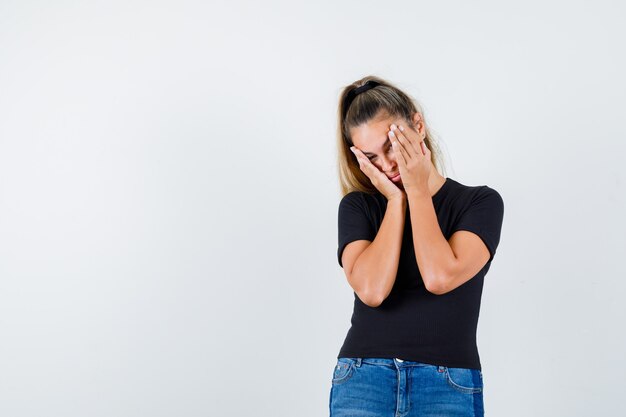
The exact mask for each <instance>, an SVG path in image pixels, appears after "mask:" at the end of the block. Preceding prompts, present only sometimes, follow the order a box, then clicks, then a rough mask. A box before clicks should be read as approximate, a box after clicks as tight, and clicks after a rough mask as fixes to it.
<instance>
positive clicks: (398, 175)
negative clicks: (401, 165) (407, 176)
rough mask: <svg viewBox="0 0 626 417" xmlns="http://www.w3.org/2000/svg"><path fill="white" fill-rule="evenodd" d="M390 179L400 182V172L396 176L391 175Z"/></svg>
mask: <svg viewBox="0 0 626 417" xmlns="http://www.w3.org/2000/svg"><path fill="white" fill-rule="evenodd" d="M389 179H390V180H391V181H393V182H398V181H400V173H398V174H397V175H395V176H393V177H391V178H389Z"/></svg>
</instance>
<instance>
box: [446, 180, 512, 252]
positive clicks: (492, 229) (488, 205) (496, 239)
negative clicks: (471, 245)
mask: <svg viewBox="0 0 626 417" xmlns="http://www.w3.org/2000/svg"><path fill="white" fill-rule="evenodd" d="M503 217H504V201H503V200H502V197H501V196H500V194H499V193H498V192H497V191H496V190H494V189H493V188H489V187H487V186H482V187H481V188H480V189H479V191H478V192H477V193H476V194H475V195H474V196H473V197H472V198H471V201H470V203H469V207H468V208H467V209H466V210H465V211H464V212H463V214H462V215H461V218H460V219H459V221H458V223H457V224H456V226H454V227H453V231H452V233H454V232H456V231H458V230H468V231H470V232H473V233H476V234H477V235H478V236H479V237H480V238H481V239H482V241H483V242H485V245H486V246H487V249H489V253H490V256H489V261H487V263H489V262H491V261H492V260H493V257H494V256H495V254H496V248H497V247H498V244H499V243H500V233H501V230H502V220H503Z"/></svg>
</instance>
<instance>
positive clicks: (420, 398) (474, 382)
mask: <svg viewBox="0 0 626 417" xmlns="http://www.w3.org/2000/svg"><path fill="white" fill-rule="evenodd" d="M329 407H330V417H348V416H350V417H361V416H371V417H417V416H433V417H434V416H439V417H443V416H445V417H447V416H484V408H483V375H482V372H481V371H480V370H479V369H469V368H449V367H446V366H438V365H429V364H425V363H421V362H412V361H406V360H404V361H403V360H401V359H398V358H393V359H387V358H339V359H337V365H336V366H335V369H334V371H333V378H332V386H331V389H330V400H329Z"/></svg>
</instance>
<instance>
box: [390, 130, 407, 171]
mask: <svg viewBox="0 0 626 417" xmlns="http://www.w3.org/2000/svg"><path fill="white" fill-rule="evenodd" d="M389 139H390V140H391V146H392V147H393V149H394V151H395V153H396V156H398V158H402V160H403V161H404V164H405V165H406V163H407V162H408V161H409V160H410V159H411V155H409V153H408V151H407V149H406V147H405V146H404V144H403V143H402V142H401V141H399V140H398V138H397V136H396V135H395V133H394V132H393V130H391V131H390V132H389Z"/></svg>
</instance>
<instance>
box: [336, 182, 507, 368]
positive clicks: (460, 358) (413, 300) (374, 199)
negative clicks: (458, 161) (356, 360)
mask: <svg viewBox="0 0 626 417" xmlns="http://www.w3.org/2000/svg"><path fill="white" fill-rule="evenodd" d="M432 200H433V206H434V208H435V212H436V214H437V220H438V222H439V226H440V228H441V231H442V232H443V235H444V237H445V238H446V240H448V239H449V238H450V236H452V234H453V233H454V232H456V231H457V230H468V231H471V232H473V233H475V234H477V235H478V236H479V237H480V238H481V239H482V240H483V241H484V242H485V244H486V246H487V248H488V249H489V252H490V255H491V256H490V258H489V261H488V262H487V264H486V265H485V266H484V267H483V269H482V270H481V271H480V272H479V273H478V274H476V276H474V277H473V278H471V279H470V280H469V281H467V282H465V283H464V284H463V285H460V286H459V287H457V288H455V289H454V290H452V291H450V292H447V293H445V294H442V295H435V294H433V293H431V292H429V291H427V290H426V288H425V286H424V282H423V281H422V277H421V275H420V272H419V269H418V266H417V260H416V257H415V252H414V249H413V234H412V229H411V218H410V207H409V205H408V204H407V210H406V214H405V220H404V226H405V227H404V234H403V240H402V249H401V252H400V261H399V264H398V273H397V276H396V281H395V283H394V285H393V288H392V290H391V292H390V294H389V296H388V297H387V298H386V299H385V300H384V301H383V302H382V304H381V305H379V306H378V307H369V306H368V305H366V304H364V303H363V302H362V301H361V300H360V299H359V297H358V296H357V295H356V293H354V311H353V313H352V319H351V324H352V325H351V327H350V329H349V331H348V334H347V336H346V338H345V340H344V343H343V346H342V347H341V349H340V351H339V354H338V355H337V357H338V358H340V357H379V358H400V359H405V360H410V361H417V362H422V363H428V364H432V365H441V366H447V367H453V368H473V369H482V368H481V364H480V357H479V354H478V348H477V346H476V328H477V325H478V315H479V311H480V300H481V296H482V289H483V280H484V277H485V274H486V273H487V271H488V270H489V267H490V266H491V262H492V260H493V257H494V255H495V253H496V248H497V246H498V243H499V241H500V231H501V227H502V219H503V215H504V202H503V200H502V197H501V196H500V194H499V193H498V192H497V191H496V190H494V189H492V188H490V187H488V186H486V185H479V186H467V185H464V184H461V183H459V182H457V181H455V180H453V179H451V178H446V181H445V183H444V184H443V185H442V186H441V188H440V189H439V190H438V191H437V192H436V193H435V195H433V196H432ZM386 207H387V199H386V197H385V196H383V195H382V194H380V193H376V194H369V193H365V192H361V191H353V192H350V193H348V194H346V195H345V196H344V197H343V198H342V200H341V202H340V203H339V210H338V211H339V213H338V214H339V215H338V218H339V222H338V226H339V247H338V249H337V257H338V261H339V265H340V266H342V267H343V265H342V264H341V255H342V252H343V250H344V248H345V246H346V245H347V244H348V243H350V242H352V241H355V240H360V239H366V240H369V241H373V240H374V238H375V237H376V233H377V232H378V229H379V228H380V225H381V223H382V221H383V218H384V215H385V210H386Z"/></svg>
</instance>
